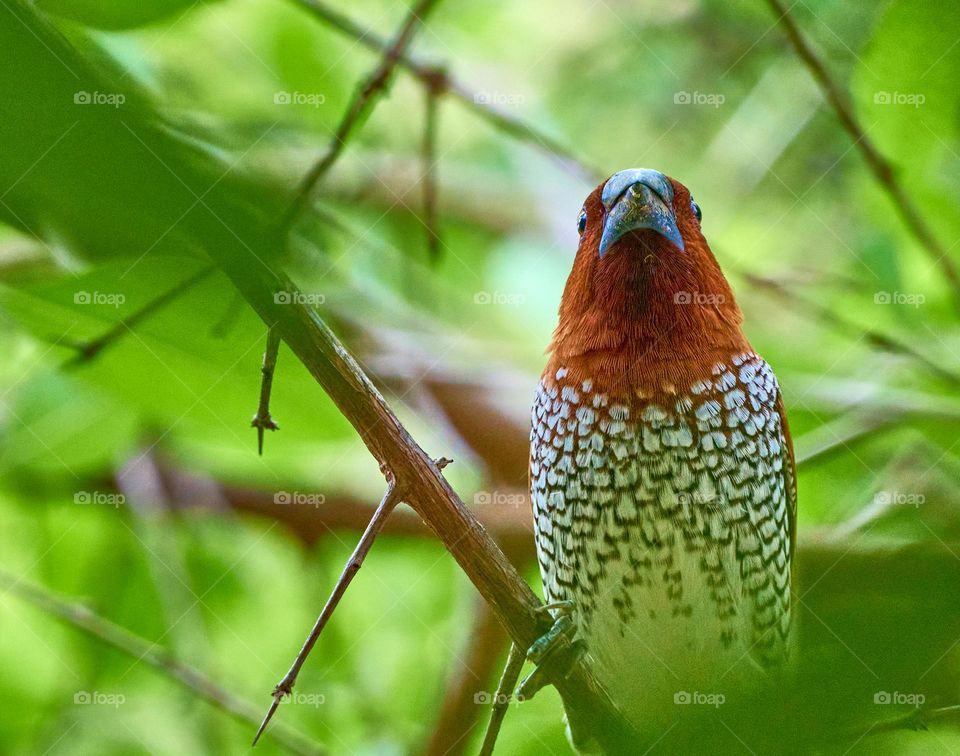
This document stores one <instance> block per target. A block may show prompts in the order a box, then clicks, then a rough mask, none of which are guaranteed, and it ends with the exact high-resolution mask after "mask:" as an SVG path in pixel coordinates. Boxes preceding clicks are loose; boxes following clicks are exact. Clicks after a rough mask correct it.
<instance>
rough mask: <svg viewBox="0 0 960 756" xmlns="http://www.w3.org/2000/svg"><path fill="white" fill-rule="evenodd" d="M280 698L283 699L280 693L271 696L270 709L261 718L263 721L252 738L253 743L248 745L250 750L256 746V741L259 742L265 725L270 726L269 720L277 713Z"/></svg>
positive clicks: (265, 727)
mask: <svg viewBox="0 0 960 756" xmlns="http://www.w3.org/2000/svg"><path fill="white" fill-rule="evenodd" d="M281 698H283V694H282V693H274V694H273V703H272V704H270V708H269V709H267V713H266V715H265V716H264V717H263V721H262V722H261V723H260V727H259V729H257V734H256V735H254V736H253V742H252V743H251V744H250V747H251V748H253V747H255V746H256V745H257V741H258V740H260V736H261V735H263V731H264V730H266V729H267V725H268V724H270V720H271V719H273V715H274V714H276V713H277V707H278V706H280V699H281Z"/></svg>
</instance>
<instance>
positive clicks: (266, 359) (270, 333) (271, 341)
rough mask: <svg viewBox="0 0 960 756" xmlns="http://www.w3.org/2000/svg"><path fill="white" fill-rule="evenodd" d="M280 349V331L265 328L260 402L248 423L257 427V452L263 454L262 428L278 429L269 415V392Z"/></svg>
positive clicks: (271, 387)
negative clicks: (265, 336)
mask: <svg viewBox="0 0 960 756" xmlns="http://www.w3.org/2000/svg"><path fill="white" fill-rule="evenodd" d="M279 351H280V332H279V331H277V329H276V328H272V327H271V328H268V329H267V348H266V349H265V350H264V352H263V367H261V368H260V372H261V373H262V374H263V377H262V379H261V381H260V404H259V405H257V414H255V415H254V416H253V420H251V421H250V425H251V427H253V428H256V429H257V452H258V453H259V454H260V456H261V457H262V456H263V432H264V430H272V431H275V430H279V429H280V426H279V425H277V424H276V422H275V421H274V419H273V417H272V416H271V415H270V392H271V390H272V389H273V373H274V371H275V370H276V367H277V354H278V352H279Z"/></svg>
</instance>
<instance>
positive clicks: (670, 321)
mask: <svg viewBox="0 0 960 756" xmlns="http://www.w3.org/2000/svg"><path fill="white" fill-rule="evenodd" d="M700 222H701V213H700V209H699V207H698V206H697V204H696V203H695V202H694V201H693V199H692V198H691V196H690V193H689V191H687V189H686V188H685V187H684V186H683V185H681V184H680V183H679V182H677V181H674V180H673V179H670V178H667V177H666V176H664V175H663V174H662V173H660V172H658V171H654V170H650V169H633V170H625V171H621V172H619V173H616V174H614V175H613V176H612V177H611V178H609V179H608V180H607V181H605V182H604V183H603V184H601V185H600V186H598V187H597V188H596V189H595V190H594V191H593V192H592V193H591V194H590V196H589V197H587V200H586V202H585V203H584V206H583V209H582V211H581V213H580V217H579V232H580V243H579V247H578V249H577V254H576V258H575V260H574V263H573V270H572V272H571V273H570V277H569V279H568V280H567V284H566V287H565V289H564V292H563V298H562V301H561V304H560V320H559V324H558V326H557V328H556V331H555V333H554V336H553V340H552V342H551V344H550V348H549V352H550V360H549V363H548V365H547V368H546V370H545V371H544V373H543V376H542V379H541V382H540V385H539V388H538V390H537V396H536V401H535V404H534V407H533V429H532V433H531V454H530V488H531V494H532V498H533V512H534V523H535V527H536V541H537V553H538V557H539V562H540V571H541V575H542V577H543V584H544V591H545V594H546V599H547V601H548V602H550V603H554V604H556V603H562V604H564V605H565V606H568V607H570V611H571V612H572V614H571V616H572V619H573V623H572V625H573V627H574V629H575V631H576V635H577V637H578V638H579V639H580V641H581V642H582V645H583V647H584V648H585V651H586V654H587V661H588V663H589V665H590V666H591V667H592V668H593V670H594V672H595V674H596V675H597V677H598V679H599V681H600V682H601V683H602V684H603V686H604V687H605V689H606V690H607V692H608V693H609V694H610V697H611V698H612V700H613V701H614V703H615V704H616V705H617V706H618V707H619V708H620V709H621V710H622V711H623V713H624V714H625V715H626V716H627V718H628V719H629V720H630V721H631V722H632V723H633V724H634V726H635V727H636V728H637V729H638V730H640V731H641V732H646V733H648V734H650V735H651V739H654V738H655V737H656V736H657V733H658V732H661V731H666V730H667V728H669V727H670V726H671V722H675V719H676V714H677V709H676V708H675V707H676V704H682V703H685V701H684V700H683V697H684V696H688V697H689V696H693V695H696V694H701V695H703V694H706V695H709V694H711V693H713V692H721V691H730V690H731V688H736V687H737V686H738V685H741V684H742V683H743V681H744V680H745V679H747V678H755V677H757V676H763V675H764V672H763V669H764V668H769V667H771V666H776V665H779V664H780V663H781V662H782V661H783V660H784V658H785V656H786V647H787V638H788V632H789V628H790V604H791V601H790V580H791V563H792V559H793V552H794V543H795V538H794V533H795V520H796V487H795V468H794V463H793V452H792V447H791V443H790V436H789V433H788V429H787V422H786V416H785V413H784V408H783V401H782V398H781V395H780V390H779V387H778V385H777V381H776V378H775V377H774V374H773V371H772V370H771V368H770V366H769V365H768V364H767V363H766V362H764V361H763V359H761V358H760V357H759V356H758V355H757V354H756V352H754V351H753V349H752V348H751V347H750V344H749V343H748V342H747V339H746V337H745V336H744V334H743V332H742V330H741V321H742V315H741V313H740V309H739V308H738V306H737V304H736V302H735V301H734V298H733V294H732V293H731V290H730V287H729V285H728V284H727V281H726V279H725V278H724V276H723V273H722V272H721V271H720V267H719V265H718V264H717V261H716V259H715V258H714V256H713V253H712V252H711V250H710V247H709V245H708V244H707V241H706V239H705V238H704V236H703V234H702V233H701V228H700ZM671 709H672V710H671Z"/></svg>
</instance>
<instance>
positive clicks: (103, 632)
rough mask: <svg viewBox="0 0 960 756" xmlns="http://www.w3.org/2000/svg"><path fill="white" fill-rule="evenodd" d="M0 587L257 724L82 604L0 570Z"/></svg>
mask: <svg viewBox="0 0 960 756" xmlns="http://www.w3.org/2000/svg"><path fill="white" fill-rule="evenodd" d="M0 586H3V588H4V589H5V590H6V591H9V592H10V593H12V594H15V595H16V596H18V597H19V598H21V599H23V600H24V601H27V602H29V603H31V604H33V605H34V606H36V607H37V608H39V609H41V610H42V611H44V612H47V613H48V614H51V615H53V616H55V617H57V618H58V619H60V620H62V621H63V622H65V623H67V624H68V625H71V626H72V627H75V628H77V629H78V630H82V631H83V632H85V633H86V634H87V635H89V636H90V637H92V638H95V639H97V640H98V641H100V642H102V643H105V644H106V645H108V646H111V647H112V648H115V649H117V650H118V651H121V652H123V653H125V654H127V655H128V656H130V657H132V658H133V659H136V660H137V661H145V662H146V663H147V664H149V665H150V666H152V667H153V668H154V669H156V670H158V671H159V672H161V673H162V674H164V675H165V676H166V677H168V678H170V679H171V680H173V681H174V682H176V683H177V684H178V685H180V686H182V687H183V688H185V689H187V690H188V691H190V692H191V693H194V694H195V695H197V696H200V697H201V698H204V699H206V700H207V701H209V702H210V703H211V704H213V705H214V706H216V707H217V708H218V709H221V710H222V711H225V712H226V713H227V714H229V715H230V716H232V717H233V718H234V719H236V720H238V721H240V722H243V723H245V724H246V723H251V724H256V722H257V720H258V718H259V717H258V712H257V709H256V707H255V706H254V705H253V704H252V703H250V702H249V701H244V700H243V699H240V698H237V697H236V696H234V695H233V694H232V693H230V692H228V691H227V690H225V689H223V688H221V687H220V686H219V685H217V684H216V683H215V682H214V681H213V680H211V679H210V678H209V677H207V676H206V675H205V674H203V672H201V671H200V670H198V669H196V668H195V667H191V666H190V665H188V664H184V663H183V662H181V661H179V660H178V659H175V658H174V657H173V656H171V655H170V654H169V653H168V652H166V651H165V650H163V649H161V648H160V647H159V646H157V644H156V643H151V642H149V641H147V640H145V639H144V638H141V637H140V636H138V635H135V634H133V633H131V632H130V631H129V630H127V629H126V628H123V627H120V626H119V625H116V624H114V623H113V622H111V621H110V620H108V619H105V618H104V617H101V616H99V615H98V614H96V613H94V612H93V611H91V610H90V609H88V608H87V607H86V606H83V605H82V604H76V603H70V602H67V601H64V600H62V599H59V598H57V597H55V596H53V595H51V594H50V593H48V592H47V591H45V590H43V589H42V588H39V587H37V586H34V585H30V584H28V583H25V582H24V581H22V580H19V579H17V578H15V577H14V576H12V575H10V574H8V573H6V572H2V571H0ZM270 735H271V737H273V739H274V740H275V741H276V742H277V743H278V744H279V745H281V746H283V747H284V748H286V749H287V750H288V751H290V752H291V753H296V754H303V755H304V756H308V755H311V754H312V755H313V756H315V755H316V754H318V753H322V752H323V749H322V748H321V746H319V745H318V744H317V743H314V742H313V741H311V740H309V739H308V738H307V737H306V736H304V735H302V734H300V733H298V732H296V731H295V730H292V729H290V728H289V727H288V726H286V725H282V726H281V725H278V726H277V727H275V728H274V729H273V730H272V731H271V733H270Z"/></svg>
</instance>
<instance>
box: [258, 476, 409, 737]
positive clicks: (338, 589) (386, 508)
mask: <svg viewBox="0 0 960 756" xmlns="http://www.w3.org/2000/svg"><path fill="white" fill-rule="evenodd" d="M401 498H402V492H401V491H400V489H399V488H398V487H397V484H396V480H395V479H393V477H392V476H390V481H389V483H388V485H387V492H386V493H385V494H384V495H383V500H382V501H381V502H380V506H379V507H377V511H376V512H375V513H374V515H373V518H372V519H371V520H370V523H369V524H368V525H367V529H366V530H365V531H364V532H363V535H362V536H361V537H360V541H359V542H358V543H357V547H356V548H355V549H354V550H353V554H351V555H350V559H349V560H347V564H346V566H345V567H344V568H343V572H342V573H341V575H340V578H339V579H338V580H337V584H336V585H335V586H334V588H333V592H332V593H331V594H330V598H328V599H327V603H326V604H325V605H324V607H323V611H321V612H320V616H319V617H317V621H316V623H315V624H314V626H313V629H312V630H311V631H310V635H308V636H307V640H306V641H305V642H304V644H303V648H301V649H300V653H298V654H297V658H296V659H295V660H294V662H293V666H291V667H290V670H289V671H288V672H287V674H286V675H284V677H283V679H282V680H281V681H280V682H279V683H277V686H276V687H275V688H274V689H273V703H271V704H270V708H269V709H268V710H267V713H266V716H264V718H263V721H262V722H261V723H260V728H259V729H258V730H257V734H256V735H255V736H254V738H253V745H256V744H257V741H258V740H259V739H260V735H261V734H262V733H263V731H264V730H265V729H266V727H267V725H268V724H269V723H270V720H271V719H272V718H273V715H274V714H275V713H276V711H277V707H278V706H279V705H280V701H281V700H283V698H284V697H285V696H289V695H290V693H291V692H293V686H294V685H295V684H296V682H297V676H298V675H299V674H300V669H301V667H303V664H304V662H305V661H306V660H307V657H308V656H309V655H310V652H311V651H312V650H313V647H314V645H316V642H317V639H318V638H319V637H320V633H322V632H323V628H325V627H326V626H327V622H328V621H329V620H330V617H331V616H332V615H333V612H334V610H335V609H336V608H337V605H338V604H339V603H340V599H341V598H343V594H344V593H346V590H347V588H348V587H349V586H350V583H351V582H352V581H353V578H354V577H355V576H356V574H357V572H359V571H360V567H361V566H362V565H363V560H364V559H366V557H367V554H368V553H369V552H370V547H371V546H373V542H374V540H375V539H376V537H377V533H379V532H380V529H381V528H382V527H383V524H384V523H385V522H386V520H387V518H388V517H389V516H390V513H391V512H393V510H394V508H395V507H396V506H397V504H398V503H400V500H401Z"/></svg>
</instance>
